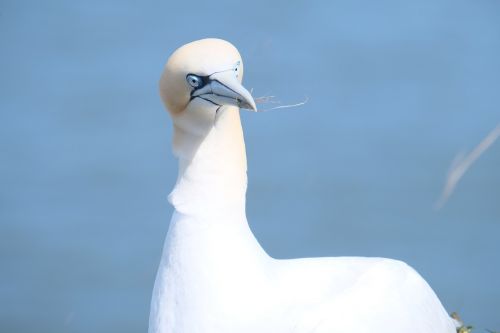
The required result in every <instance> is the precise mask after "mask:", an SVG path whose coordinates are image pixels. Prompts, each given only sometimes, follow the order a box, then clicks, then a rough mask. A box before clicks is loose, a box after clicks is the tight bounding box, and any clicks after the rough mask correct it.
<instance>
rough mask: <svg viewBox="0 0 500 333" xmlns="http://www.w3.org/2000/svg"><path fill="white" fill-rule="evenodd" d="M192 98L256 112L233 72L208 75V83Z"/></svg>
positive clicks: (249, 97) (254, 106) (250, 99)
mask: <svg viewBox="0 0 500 333" xmlns="http://www.w3.org/2000/svg"><path fill="white" fill-rule="evenodd" d="M193 97H201V98H203V99H206V100H209V101H210V102H213V103H215V104H218V105H234V106H238V107H240V108H242V109H248V110H253V111H257V106H256V105H255V101H254V100H253V97H252V95H251V94H250V92H248V90H246V89H245V87H243V85H242V84H241V83H240V82H239V81H238V78H237V77H236V75H235V73H234V72H233V71H225V72H220V73H215V74H212V75H210V81H209V82H208V83H207V84H206V85H205V86H204V87H203V88H200V89H198V90H196V91H195V92H194V94H193Z"/></svg>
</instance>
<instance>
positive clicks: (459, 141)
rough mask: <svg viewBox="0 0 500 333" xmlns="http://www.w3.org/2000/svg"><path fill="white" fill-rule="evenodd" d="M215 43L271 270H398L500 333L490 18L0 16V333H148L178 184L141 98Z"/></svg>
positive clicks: (20, 7) (44, 11) (450, 10)
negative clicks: (180, 58) (178, 61)
mask: <svg viewBox="0 0 500 333" xmlns="http://www.w3.org/2000/svg"><path fill="white" fill-rule="evenodd" d="M208 36H214V37H220V38H225V39H228V40H230V41H231V42H233V43H234V44H235V45H236V46H237V47H238V48H239V49H240V51H241V53H242V55H243V58H244V61H245V66H246V77H245V84H246V86H247V87H249V88H252V87H253V88H254V93H255V95H257V96H259V95H269V94H272V95H276V96H278V99H279V100H281V101H282V102H283V103H296V102H299V101H301V100H303V99H304V97H305V96H307V97H308V98H309V102H308V103H307V104H306V105H305V106H303V107H300V108H294V109H284V110H276V111H270V112H266V113H261V114H254V113H244V114H243V122H244V129H245V135H246V142H247V151H248V159H249V182H250V184H249V191H248V217H249V220H250V224H251V227H252V229H253V231H254V232H255V234H256V235H257V237H258V239H259V240H260V242H261V243H262V245H263V246H264V248H265V249H266V250H267V251H268V252H269V253H270V254H271V255H273V256H275V257H279V258H289V257H299V256H300V257H303V256H337V255H366V256H386V257H392V258H398V259H402V260H405V261H407V262H408V263H410V264H411V265H412V266H413V267H415V268H416V269H417V270H418V271H419V272H420V273H421V274H422V275H423V276H424V277H425V278H426V279H427V280H428V281H429V283H430V284H431V285H432V286H433V288H434V290H435V291H436V293H437V294H438V295H439V296H440V298H441V300H442V302H443V303H444V305H445V306H446V308H447V309H448V310H449V311H458V312H459V313H461V315H462V317H463V318H464V319H465V320H466V321H467V322H469V323H472V324H474V325H475V326H476V327H477V328H478V331H479V332H481V331H482V329H483V328H489V329H495V330H500V283H499V281H500V280H499V278H498V276H499V275H500V262H499V261H500V260H499V253H500V252H499V248H500V243H499V241H498V237H499V234H500V168H499V165H500V142H497V143H496V144H495V145H493V146H492V147H491V148H490V149H489V150H488V151H487V152H486V153H485V154H484V155H483V156H482V157H481V158H480V159H479V160H478V161H477V163H476V164H474V165H473V167H472V168H471V169H470V170H469V172H468V173H467V174H466V175H465V177H464V178H463V179H462V181H461V182H460V184H459V185H458V187H457V189H456V192H455V193H454V194H453V196H452V197H451V198H450V200H449V202H448V203H447V204H446V205H445V206H444V207H443V209H441V210H439V211H436V210H434V208H433V206H434V202H435V201H436V199H437V198H438V196H439V193H440V191H441V188H442V185H443V182H444V178H445V174H446V171H447V170H448V167H449V165H450V163H451V161H452V160H453V158H454V157H455V156H456V155H457V154H458V153H459V152H460V151H464V150H470V149H472V148H473V147H474V146H475V145H476V144H477V143H479V142H480V141H481V140H482V138H483V137H484V136H485V135H486V134H487V133H488V132H489V131H491V130H492V129H493V128H494V127H495V126H496V124H497V123H498V122H499V121H500V93H499V92H500V60H499V59H500V3H499V2H497V1H488V0H480V1H456V0H453V1H452V0H438V1H436V0H421V1H368V0H365V1H361V0H360V1H357V0H350V1H329V2H326V1H325V2H311V1H274V2H272V3H270V2H267V1H263V0H259V1H252V2H233V1H227V2H217V1H203V2H201V1H200V2H198V1H189V2H188V1H186V2H181V1H176V2H170V1H143V2H140V1H97V0H88V1H35V0H31V1H30V0H27V1H14V0H3V1H2V2H0V43H1V52H0V111H1V113H0V154H1V155H0V156H1V159H0V181H1V187H0V264H1V269H0V331H1V332H9V333H17V332H51V333H57V332H141V331H142V332H144V331H145V330H146V327H147V319H148V314H149V299H150V293H151V289H152V285H153V280H154V275H155V272H156V268H157V265H158V262H159V258H160V254H161V248H162V243H163V239H164V236H165V233H166V231H167V227H168V222H169V219H170V214H171V212H172V208H171V207H170V206H169V205H168V203H167V200H166V197H167V194H168V193H169V191H170V189H171V188H172V186H173V183H174V181H175V176H176V163H175V160H174V158H173V157H172V154H171V153H170V136H171V124H170V120H169V119H168V115H167V113H166V112H164V110H163V107H162V105H161V103H160V100H159V97H158V93H157V81H158V78H159V75H160V73H161V70H162V67H163V64H164V62H165V60H166V59H167V57H168V55H169V53H170V52H172V51H173V50H174V49H175V48H176V47H178V46H180V45H182V44H184V43H186V42H188V41H191V40H194V39H199V38H202V37H208Z"/></svg>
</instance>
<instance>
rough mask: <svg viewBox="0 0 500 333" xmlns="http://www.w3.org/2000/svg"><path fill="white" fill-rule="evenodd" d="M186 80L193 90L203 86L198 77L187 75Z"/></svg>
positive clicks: (201, 80)
mask: <svg viewBox="0 0 500 333" xmlns="http://www.w3.org/2000/svg"><path fill="white" fill-rule="evenodd" d="M186 80H187V82H188V83H189V85H190V86H191V87H193V88H200V87H201V86H202V85H203V79H202V78H201V77H199V76H198V75H194V74H188V75H187V76H186Z"/></svg>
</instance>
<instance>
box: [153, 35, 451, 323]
mask: <svg viewBox="0 0 500 333" xmlns="http://www.w3.org/2000/svg"><path fill="white" fill-rule="evenodd" d="M242 78H243V63H242V60H241V56H240V54H239V53H238V51H237V49H236V48H235V47H234V46H233V45H231V44H230V43H228V42H226V41H223V40H220V39H203V40H199V41H195V42H192V43H189V44H186V45H184V46H182V47H181V48H179V49H177V50H176V51H175V52H174V53H173V54H172V55H171V57H170V58H169V60H168V62H167V64H166V66H165V70H164V72H163V74H162V76H161V80H160V94H161V97H162V99H163V102H164V103H165V105H166V107H167V109H168V110H169V113H170V115H171V117H172V120H173V125H174V138H173V150H174V153H175V155H176V156H177V157H178V159H179V175H178V179H177V183H176V185H175V188H174V190H173V191H172V193H171V194H170V197H169V200H170V202H171V203H172V205H173V206H174V208H175V211H174V213H173V216H172V221H171V223H170V228H169V230H168V234H167V238H166V241H165V245H164V250H163V255H162V259H161V263H160V267H159V269H158V273H157V276H156V282H155V286H154V290H153V296H152V301H151V314H150V319H149V333H292V332H294V333H306V332H316V333H333V332H341V333H363V332H366V333H368V332H369V333H404V332H422V333H424V332H425V333H455V332H456V330H455V325H454V323H453V321H452V319H451V318H450V317H449V316H448V314H447V313H446V311H445V309H444V308H443V306H442V305H441V303H440V301H439V299H438V298H437V297H436V295H435V294H434V292H433V291H432V289H431V288H430V287H429V285H428V284H427V283H426V282H425V281H424V279H423V278H422V277H421V276H420V275H419V274H418V273H417V272H416V271H415V270H413V269H412V268H411V267H409V266H408V265H406V264H405V263H403V262H401V261H397V260H391V259H384V258H363V257H336V258H308V259H293V260H277V259H274V258H271V257H270V256H268V255H267V254H266V252H265V251H264V250H263V249H262V248H261V246H260V245H259V243H258V242H257V240H256V239H255V237H254V235H253V234H252V232H251V231H250V228H249V226H248V222H247V219H246V216H245V193H246V188H247V174H246V171H247V164H246V153H245V143H244V140H243V131H242V128H241V122H240V115H239V108H240V107H241V108H245V109H250V110H256V106H255V102H254V100H253V98H252V96H251V94H250V93H249V92H248V91H247V90H246V89H245V88H244V87H243V86H242V85H241V81H242Z"/></svg>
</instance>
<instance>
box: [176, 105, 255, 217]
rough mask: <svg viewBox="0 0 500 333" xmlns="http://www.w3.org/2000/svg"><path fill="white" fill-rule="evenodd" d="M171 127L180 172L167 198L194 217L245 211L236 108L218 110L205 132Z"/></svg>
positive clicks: (244, 172) (242, 150) (242, 151)
mask: <svg viewBox="0 0 500 333" xmlns="http://www.w3.org/2000/svg"><path fill="white" fill-rule="evenodd" d="M174 128H175V129H174V153H175V154H176V155H177V157H178V158H179V175H178V178H177V183H176V185H175V188H174V190H173V191H172V193H171V194H170V197H169V200H170V202H171V203H172V204H173V206H174V207H175V209H176V211H177V212H180V213H182V214H185V215H190V216H194V217H196V216H204V217H206V216H208V215H214V216H217V215H220V214H227V213H229V214H234V213H239V212H242V213H243V214H244V210H245V193H246V188H247V163H246V152H245V142H244V138H243V130H242V128H241V121H240V115H239V110H238V109H237V108H235V107H225V108H222V109H221V110H220V111H218V113H217V114H216V115H215V118H214V121H213V126H211V128H210V129H209V130H208V131H207V133H206V135H193V134H191V133H187V132H186V131H184V130H182V129H181V128H179V127H174Z"/></svg>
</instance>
